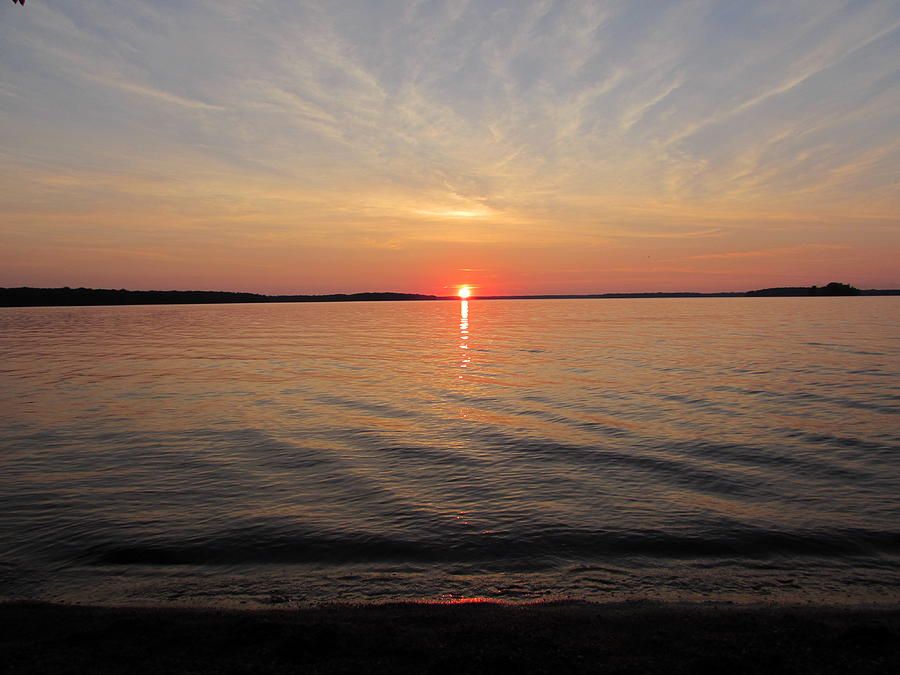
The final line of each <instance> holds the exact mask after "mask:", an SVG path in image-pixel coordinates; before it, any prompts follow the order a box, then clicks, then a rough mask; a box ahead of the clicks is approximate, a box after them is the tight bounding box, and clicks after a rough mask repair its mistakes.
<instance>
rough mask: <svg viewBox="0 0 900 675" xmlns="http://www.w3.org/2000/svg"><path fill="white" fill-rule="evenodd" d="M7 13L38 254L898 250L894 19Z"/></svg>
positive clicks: (311, 6) (10, 168) (612, 7)
mask: <svg viewBox="0 0 900 675" xmlns="http://www.w3.org/2000/svg"><path fill="white" fill-rule="evenodd" d="M9 14H10V17H9V21H7V20H6V17H4V22H3V24H2V26H0V97H2V98H3V101H4V117H3V119H2V120H0V130H2V132H3V138H4V141H3V142H2V144H0V164H2V166H0V169H3V170H4V171H5V172H6V174H7V175H12V174H16V175H18V176H20V180H19V181H18V183H17V184H16V185H15V186H7V187H5V188H3V189H0V209H4V210H3V211H0V216H2V217H3V220H4V221H6V222H9V221H10V218H9V216H13V215H14V216H15V218H16V219H19V222H20V223H21V222H25V221H27V222H28V224H29V227H30V228H32V231H33V232H34V235H33V238H34V241H35V242H37V241H45V242H49V241H51V240H52V237H53V236H55V235H56V234H58V232H59V231H60V229H63V228H65V227H66V225H65V220H66V216H65V215H64V214H65V213H67V212H70V213H76V212H77V213H91V212H93V213H94V215H95V218H96V219H97V222H98V223H101V222H102V223H103V224H102V225H98V228H99V229H100V230H102V229H103V228H104V227H105V228H111V229H114V228H118V230H117V231H118V232H122V233H126V234H127V232H129V231H130V230H131V229H132V228H133V229H134V233H135V234H134V236H135V237H136V238H140V239H141V241H143V242H147V241H149V240H148V239H147V237H146V236H145V235H144V234H142V233H140V232H138V230H139V227H138V226H137V225H132V224H131V223H137V222H141V223H144V222H151V221H153V220H156V221H158V222H164V223H178V227H181V228H184V229H185V231H189V232H194V233H198V232H199V233H209V232H212V231H214V228H212V227H209V226H208V224H209V223H216V222H221V223H232V224H233V223H238V222H240V223H242V224H241V225H240V226H238V225H234V226H231V225H229V226H228V227H227V228H224V229H223V230H221V231H220V235H219V236H220V237H225V238H228V240H229V241H230V242H232V243H233V244H234V246H235V248H240V247H241V246H244V247H250V246H253V245H254V244H253V242H254V241H256V240H258V241H264V240H265V239H266V236H267V234H268V233H272V232H274V233H277V237H278V238H279V241H280V242H281V243H282V244H283V245H284V246H286V247H287V246H290V247H293V251H294V253H295V254H296V255H297V256H299V257H301V258H302V257H303V256H304V255H307V254H306V253H305V251H307V250H312V249H313V248H314V247H315V246H317V245H319V244H322V245H326V246H335V247H337V246H347V247H351V248H353V250H358V251H360V254H359V255H360V257H361V258H364V255H363V254H362V253H361V252H362V251H364V250H365V247H366V246H371V247H372V248H373V249H377V250H379V251H387V252H394V251H409V250H413V249H416V250H421V249H419V248H417V247H419V246H422V245H427V246H432V247H434V248H433V249H430V250H431V253H429V255H430V256H432V257H431V258H430V259H432V260H434V261H443V258H442V257H441V256H442V253H441V251H440V250H439V247H440V242H441V241H444V242H446V243H447V244H448V246H449V245H451V244H452V245H453V246H456V245H460V246H463V245H468V244H471V245H472V246H482V247H483V248H482V249H480V250H484V251H487V250H488V248H487V247H488V246H494V245H495V244H500V243H503V244H504V245H505V246H506V247H507V248H506V250H508V251H509V253H508V255H510V256H515V255H516V253H515V251H517V250H519V251H521V250H525V249H526V248H528V247H535V246H538V247H539V246H549V245H551V244H553V243H557V244H559V245H560V246H564V247H568V248H567V249H566V250H568V251H569V254H568V255H570V256H573V257H578V256H579V255H581V253H580V251H581V250H582V249H585V248H588V247H595V246H597V247H600V246H607V247H611V246H614V247H615V248H616V250H617V251H619V255H626V253H625V252H630V253H628V255H633V256H635V257H637V256H639V255H640V254H641V253H642V252H643V250H644V249H645V248H652V249H653V254H654V255H658V254H660V253H662V250H661V249H660V250H657V248H658V247H669V249H670V250H671V251H672V252H673V256H674V257H678V258H679V259H685V258H691V259H693V260H696V261H701V260H720V261H727V260H740V259H741V258H747V257H758V258H760V259H767V258H768V259H774V258H775V257H777V256H778V255H781V256H792V255H797V256H802V255H805V254H806V253H808V252H809V251H811V250H813V249H810V248H804V247H805V246H807V245H814V244H823V245H824V244H831V243H832V242H833V241H834V239H833V235H832V234H831V233H833V232H835V231H840V230H847V233H846V237H845V238H844V240H846V241H849V240H850V239H852V243H853V245H859V246H862V247H864V248H865V247H869V246H873V245H872V244H871V242H872V241H874V239H875V238H876V234H875V233H876V232H877V233H878V234H877V236H878V237H881V247H880V248H881V249H883V250H885V251H887V250H889V249H890V248H891V247H897V246H898V244H900V242H898V237H900V235H897V234H896V233H895V230H896V228H895V227H894V225H893V223H895V218H896V213H898V212H900V190H898V189H897V185H898V180H900V143H898V141H897V138H898V136H900V134H898V128H900V72H898V70H897V67H896V64H897V63H898V62H900V39H898V37H900V7H898V6H897V5H896V4H895V3H889V2H869V3H858V2H853V1H851V0H798V1H797V2H793V3H788V4H785V3H778V2H774V0H773V1H769V0H762V1H760V2H753V3H734V2H728V1H726V0H705V1H703V2H698V1H696V0H675V1H673V2H667V3H628V2H616V1H609V2H595V1H594V0H571V1H569V2H565V3H560V2H551V1H549V0H527V1H522V2H512V1H509V0H489V1H485V2H475V1H474V0H471V1H464V0H446V1H438V2H424V1H416V0H409V1H401V0H398V1H397V2H391V3H371V2H364V1H363V0H350V1H348V2H337V1H325V2H314V1H312V0H308V1H303V2H294V3H278V2H274V1H273V0H254V1H253V2H246V1H245V2H238V1H237V0H218V1H213V0H202V1H201V2H194V3H186V4H180V5H172V4H171V3H161V2H158V1H151V2H143V3H134V4H133V5H129V6H127V7H123V6H121V3H119V4H116V3H113V2H112V0H85V1H84V2H79V3H67V4H65V3H64V4H53V5H48V4H42V3H36V4H35V6H34V7H33V8H30V9H29V11H28V12H16V13H13V12H9ZM113 213H118V214H120V216H121V217H119V218H118V219H117V218H116V217H115V216H113V215H111V214H113ZM4 214H6V215H4ZM48 214H53V216H52V219H51V216H49V215H48ZM122 214H127V217H124V216H122ZM72 217H73V218H74V216H72ZM79 217H80V216H79ZM851 223H852V226H851V225H850V224H851ZM10 227H12V226H10ZM286 233H287V234H286ZM85 236H99V235H95V234H86V235H85ZM192 236H194V235H192ZM197 236H198V237H199V239H196V240H195V239H191V240H190V241H191V242H194V241H201V240H202V237H203V236H204V235H202V234H200V235H197ZM206 236H212V235H211V234H209V235H206ZM288 242H289V243H288ZM323 242H324V243H323ZM423 242H424V243H423ZM148 245H150V244H148ZM191 245H194V244H193V243H191ZM198 250H202V246H201V245H198ZM454 250H455V249H454ZM490 250H491V252H492V255H493V254H495V253H494V251H495V249H493V248H491V249H490ZM498 250H499V249H498ZM529 250H531V249H529ZM866 250H874V249H866ZM474 251H475V249H474V248H470V249H469V253H468V255H475V253H474ZM764 251H768V253H761V252H764ZM773 251H780V253H773ZM384 255H388V253H384ZM454 255H456V254H455V253H454ZM497 255H500V254H497ZM877 255H882V253H880V252H877ZM883 256H884V257H883V258H879V260H881V261H882V262H879V263H878V264H879V265H882V266H883V267H884V268H885V269H886V268H887V266H888V262H887V260H888V256H887V253H886V252H885V253H884V254H883ZM468 263H469V261H467V260H455V261H453V262H449V263H448V269H450V270H459V269H460V268H464V267H472V265H470V264H468ZM441 264H443V262H441ZM479 266H480V263H479ZM225 267H227V265H225ZM487 267H491V268H493V266H491V265H488V266H487ZM562 267H564V265H562V266H559V268H562ZM372 269H375V268H374V267H373V268H372ZM554 269H556V268H554ZM578 269H583V268H582V267H578ZM595 272H596V270H595Z"/></svg>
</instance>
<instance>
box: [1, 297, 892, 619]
mask: <svg viewBox="0 0 900 675" xmlns="http://www.w3.org/2000/svg"><path fill="white" fill-rule="evenodd" d="M0 373H2V375H0V406H2V412H3V415H2V418H0V542H2V544H0V599H4V598H5V599H9V598H38V599H49V600H77V601H91V602H104V603H116V604H125V603H140V604H164V603H189V604H203V605H227V604H241V603H245V604H248V605H254V604H259V603H282V602H299V603H312V602H321V601H333V600H339V601H360V600H362V601H383V600H394V599H411V598H425V599H441V598H443V599H446V598H454V597H472V596H484V597H492V598H498V599H507V600H528V599H536V598H552V597H560V596H565V597H578V598H586V599H593V600H598V599H610V600H617V599H624V598H634V597H645V598H665V599H673V598H681V599H704V598H706V599H736V600H767V599H778V600H787V601H805V600H817V601H818V600H823V601H832V602H834V601H847V602H872V601H879V602H896V601H897V600H898V599H900V591H898V589H900V501H898V495H900V424H898V420H900V416H898V412H900V377H898V376H900V298H893V297H862V298H771V299H769V298H712V299H635V300H555V301H554V300H529V301H524V300H523V301H478V300H474V301H470V302H468V303H461V302H408V303H388V302H380V303H337V304H272V305H193V306H152V307H87V308H26V309H0Z"/></svg>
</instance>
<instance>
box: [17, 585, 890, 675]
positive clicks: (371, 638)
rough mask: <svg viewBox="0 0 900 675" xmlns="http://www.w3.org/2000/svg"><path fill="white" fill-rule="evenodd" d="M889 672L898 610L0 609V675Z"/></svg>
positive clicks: (568, 606) (638, 606)
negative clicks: (9, 674)
mask: <svg viewBox="0 0 900 675" xmlns="http://www.w3.org/2000/svg"><path fill="white" fill-rule="evenodd" d="M509 671H519V672H522V673H587V672H592V673H596V672H602V673H720V672H721V673H734V674H739V673H890V672H894V673H896V672H900V608H897V607H891V608H884V609H860V608H822V607H802V608H798V607H768V606H767V607H758V606H753V607H741V606H730V605H664V604H650V603H625V604H617V605H597V604H589V603H573V602H565V603H548V604H538V605H525V606H521V605H520V606H511V605H499V604H490V603H473V604H457V605H428V604H398V605H379V606H362V607H358V606H326V607H321V608H314V609H300V610H272V611H230V610H221V611H220V610H186V609H153V608H148V609H121V608H103V607H84V606H73V605H51V604H32V603H29V604H20V603H15V604H2V605H0V672H5V673H114V672H115V673H119V672H129V673H162V672H179V673H181V672H184V673H263V672H265V673H270V672H271V673H282V672H302V673H345V672H364V673H490V672H509Z"/></svg>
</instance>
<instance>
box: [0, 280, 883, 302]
mask: <svg viewBox="0 0 900 675" xmlns="http://www.w3.org/2000/svg"><path fill="white" fill-rule="evenodd" d="M842 295H900V290H876V289H872V290H860V289H858V288H855V287H853V286H850V285H849V284H842V283H838V282H836V281H832V282H830V283H828V284H826V285H825V286H821V287H819V286H808V287H807V286H787V287H781V288H761V289H758V290H755V291H746V292H733V291H730V292H729V291H726V292H721V293H692V292H657V293H593V294H569V295H480V296H477V299H478V300H566V299H578V298H605V299H615V298H737V297H792V296H798V297H806V296H842ZM458 299H459V298H458V297H457V296H455V295H454V296H441V295H424V294H420V293H371V292H370V293H332V294H328V295H262V294H260V293H236V292H230V291H129V290H125V289H119V290H114V289H105V288H69V287H68V286H65V287H63V288H31V287H28V286H23V287H19V288H0V307H53V306H58V307H72V306H83V305H195V304H197V305H199V304H217V303H263V302H371V301H384V300H390V301H398V300H399V301H407V300H410V301H411V300H458Z"/></svg>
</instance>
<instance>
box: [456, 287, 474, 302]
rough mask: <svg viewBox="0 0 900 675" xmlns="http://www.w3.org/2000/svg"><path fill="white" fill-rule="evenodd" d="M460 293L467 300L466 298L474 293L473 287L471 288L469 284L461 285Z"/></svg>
mask: <svg viewBox="0 0 900 675" xmlns="http://www.w3.org/2000/svg"><path fill="white" fill-rule="evenodd" d="M458 295H459V297H460V298H462V299H463V300H465V299H466V298H468V297H469V296H470V295H472V289H471V288H469V287H468V286H460V287H459V293H458Z"/></svg>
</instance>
